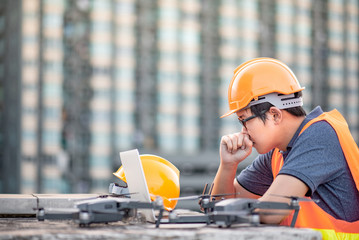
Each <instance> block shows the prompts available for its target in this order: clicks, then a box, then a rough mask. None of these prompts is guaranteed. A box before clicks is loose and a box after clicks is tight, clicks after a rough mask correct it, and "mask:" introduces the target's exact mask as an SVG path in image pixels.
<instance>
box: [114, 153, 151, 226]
mask: <svg viewBox="0 0 359 240" xmlns="http://www.w3.org/2000/svg"><path fill="white" fill-rule="evenodd" d="M120 158H121V162H122V166H123V170H124V171H125V176H126V180H127V185H128V190H129V192H130V193H131V198H132V199H134V200H137V201H141V202H146V203H151V198H150V193H149V191H148V187H147V182H146V178H145V174H144V171H143V168H142V163H141V159H140V154H139V153H138V150H137V149H133V150H129V151H125V152H120ZM141 212H142V213H143V215H144V216H145V217H146V221H148V222H155V221H156V217H155V212H154V210H153V209H141Z"/></svg>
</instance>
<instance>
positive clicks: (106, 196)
mask: <svg viewBox="0 0 359 240" xmlns="http://www.w3.org/2000/svg"><path fill="white" fill-rule="evenodd" d="M132 194H136V192H134V193H121V194H115V193H112V194H103V195H99V196H96V197H90V198H85V199H79V200H74V202H80V201H87V200H93V199H98V198H108V197H118V198H120V197H125V196H129V195H132Z"/></svg>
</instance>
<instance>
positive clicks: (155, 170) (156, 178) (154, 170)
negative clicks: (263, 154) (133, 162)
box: [113, 154, 180, 211]
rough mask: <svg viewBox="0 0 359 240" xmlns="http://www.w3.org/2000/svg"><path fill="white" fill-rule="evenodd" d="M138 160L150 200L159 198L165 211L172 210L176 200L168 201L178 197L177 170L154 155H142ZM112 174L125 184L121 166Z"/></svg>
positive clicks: (178, 174) (178, 175)
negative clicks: (161, 199)
mask: <svg viewBox="0 0 359 240" xmlns="http://www.w3.org/2000/svg"><path fill="white" fill-rule="evenodd" d="M140 159H141V163H142V167H143V171H144V174H145V178H146V182H147V187H148V191H149V192H150V197H151V200H152V201H154V200H155V198H156V196H160V197H162V198H163V204H164V208H165V209H166V210H167V211H171V210H173V209H174V208H175V206H176V204H177V200H171V201H170V200H169V199H170V198H178V197H179V195H180V182H179V177H180V172H179V170H178V169H177V168H176V167H175V166H174V165H173V164H172V163H170V162H169V161H167V160H166V159H164V158H161V157H159V156H156V155H150V154H144V155H140ZM113 174H114V175H115V176H116V177H118V178H119V179H121V180H122V181H124V182H127V181H126V176H125V171H124V169H123V167H122V166H121V167H120V168H119V169H118V170H117V171H116V172H114V173H113Z"/></svg>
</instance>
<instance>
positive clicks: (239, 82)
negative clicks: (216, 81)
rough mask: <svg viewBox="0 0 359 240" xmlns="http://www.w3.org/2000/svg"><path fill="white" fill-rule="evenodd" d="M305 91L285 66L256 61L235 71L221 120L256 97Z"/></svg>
mask: <svg viewBox="0 0 359 240" xmlns="http://www.w3.org/2000/svg"><path fill="white" fill-rule="evenodd" d="M302 90H304V87H303V88H302V87H301V86H300V84H299V82H298V80H297V78H296V76H295V75H294V73H293V72H292V71H291V70H290V69H289V67H288V66H287V65H285V64H284V63H282V62H280V61H278V60H276V59H273V58H255V59H252V60H249V61H247V62H245V63H243V64H241V65H240V66H239V67H237V68H236V69H235V70H234V76H233V78H232V80H231V83H230V85H229V88H228V103H229V111H228V112H227V113H226V114H224V115H223V116H221V117H227V116H229V115H231V114H232V113H235V112H237V111H239V110H241V109H244V108H246V107H247V106H248V105H249V103H250V102H251V101H252V100H253V99H254V100H258V97H260V96H263V95H267V94H271V93H278V94H284V95H288V94H293V93H296V92H300V91H302Z"/></svg>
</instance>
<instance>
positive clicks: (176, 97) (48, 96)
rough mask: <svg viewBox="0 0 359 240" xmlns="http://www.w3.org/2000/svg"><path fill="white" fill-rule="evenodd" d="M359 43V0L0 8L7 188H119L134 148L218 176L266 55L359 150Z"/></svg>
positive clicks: (77, 0)
mask: <svg viewBox="0 0 359 240" xmlns="http://www.w3.org/2000/svg"><path fill="white" fill-rule="evenodd" d="M358 43H359V4H358V1H355V0H315V1H314V0H313V1H310V0H291V1H287V0H251V1H246V0H222V1H205V0H145V1H141V0H23V1H21V0H6V1H5V0H4V1H1V2H0V84H1V85H0V108H1V110H0V127H1V129H0V157H1V163H0V168H1V173H0V175H1V176H0V192H3V193H17V192H22V193H33V192H46V193H52V192H53V193H55V192H57V193H66V192H106V191H107V186H108V183H109V182H110V181H111V179H112V172H113V171H115V170H116V169H117V168H118V167H119V165H120V162H119V157H118V152H119V151H122V150H128V149H132V148H139V150H140V152H143V153H152V154H153V153H157V154H160V155H162V156H165V157H167V158H168V159H169V160H173V161H175V165H177V166H178V167H179V168H180V170H183V172H186V171H189V172H190V171H193V169H197V171H198V172H201V171H202V172H203V170H201V166H197V167H194V166H195V164H196V163H197V164H200V165H202V166H203V168H204V169H206V168H208V166H210V168H211V169H213V168H216V166H218V161H219V160H218V153H217V152H218V143H219V140H220V137H221V135H222V134H225V133H230V132H234V131H238V130H239V129H240V127H239V125H238V124H237V121H236V120H235V119H234V118H231V117H229V118H226V119H219V116H220V115H221V114H222V113H224V112H225V111H226V110H227V108H228V106H227V87H228V84H229V82H230V79H231V77H232V74H233V70H234V69H235V68H236V67H237V66H238V65H239V64H241V63H242V62H243V61H246V60H248V59H251V58H254V57H262V56H267V57H275V58H278V59H280V60H282V61H284V62H285V63H287V64H288V65H289V66H290V67H291V68H292V70H293V71H294V73H295V74H296V75H297V77H298V79H299V81H300V82H301V84H302V85H303V86H305V87H306V90H305V91H304V93H303V94H304V101H305V108H306V110H307V111H310V110H311V109H312V108H313V107H315V106H317V105H321V106H322V107H323V109H324V110H331V109H333V108H337V109H338V110H339V111H340V112H341V113H342V114H343V115H344V116H345V117H346V119H347V120H348V123H349V126H350V129H351V131H352V133H353V136H354V138H355V139H356V141H357V142H358V140H359V97H358V92H359V75H358V67H359V54H358V50H359V46H358ZM203 156H205V157H203ZM191 169H192V170H191ZM202 174H204V175H206V176H207V178H208V177H209V178H213V177H214V173H213V172H211V171H204V173H202ZM210 174H212V176H209V175H210ZM197 180H198V178H197ZM197 180H196V179H194V180H193V181H197ZM191 181H192V180H191ZM191 181H189V182H187V183H186V184H187V185H191V184H195V183H193V182H192V183H191ZM200 184H202V183H200Z"/></svg>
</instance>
